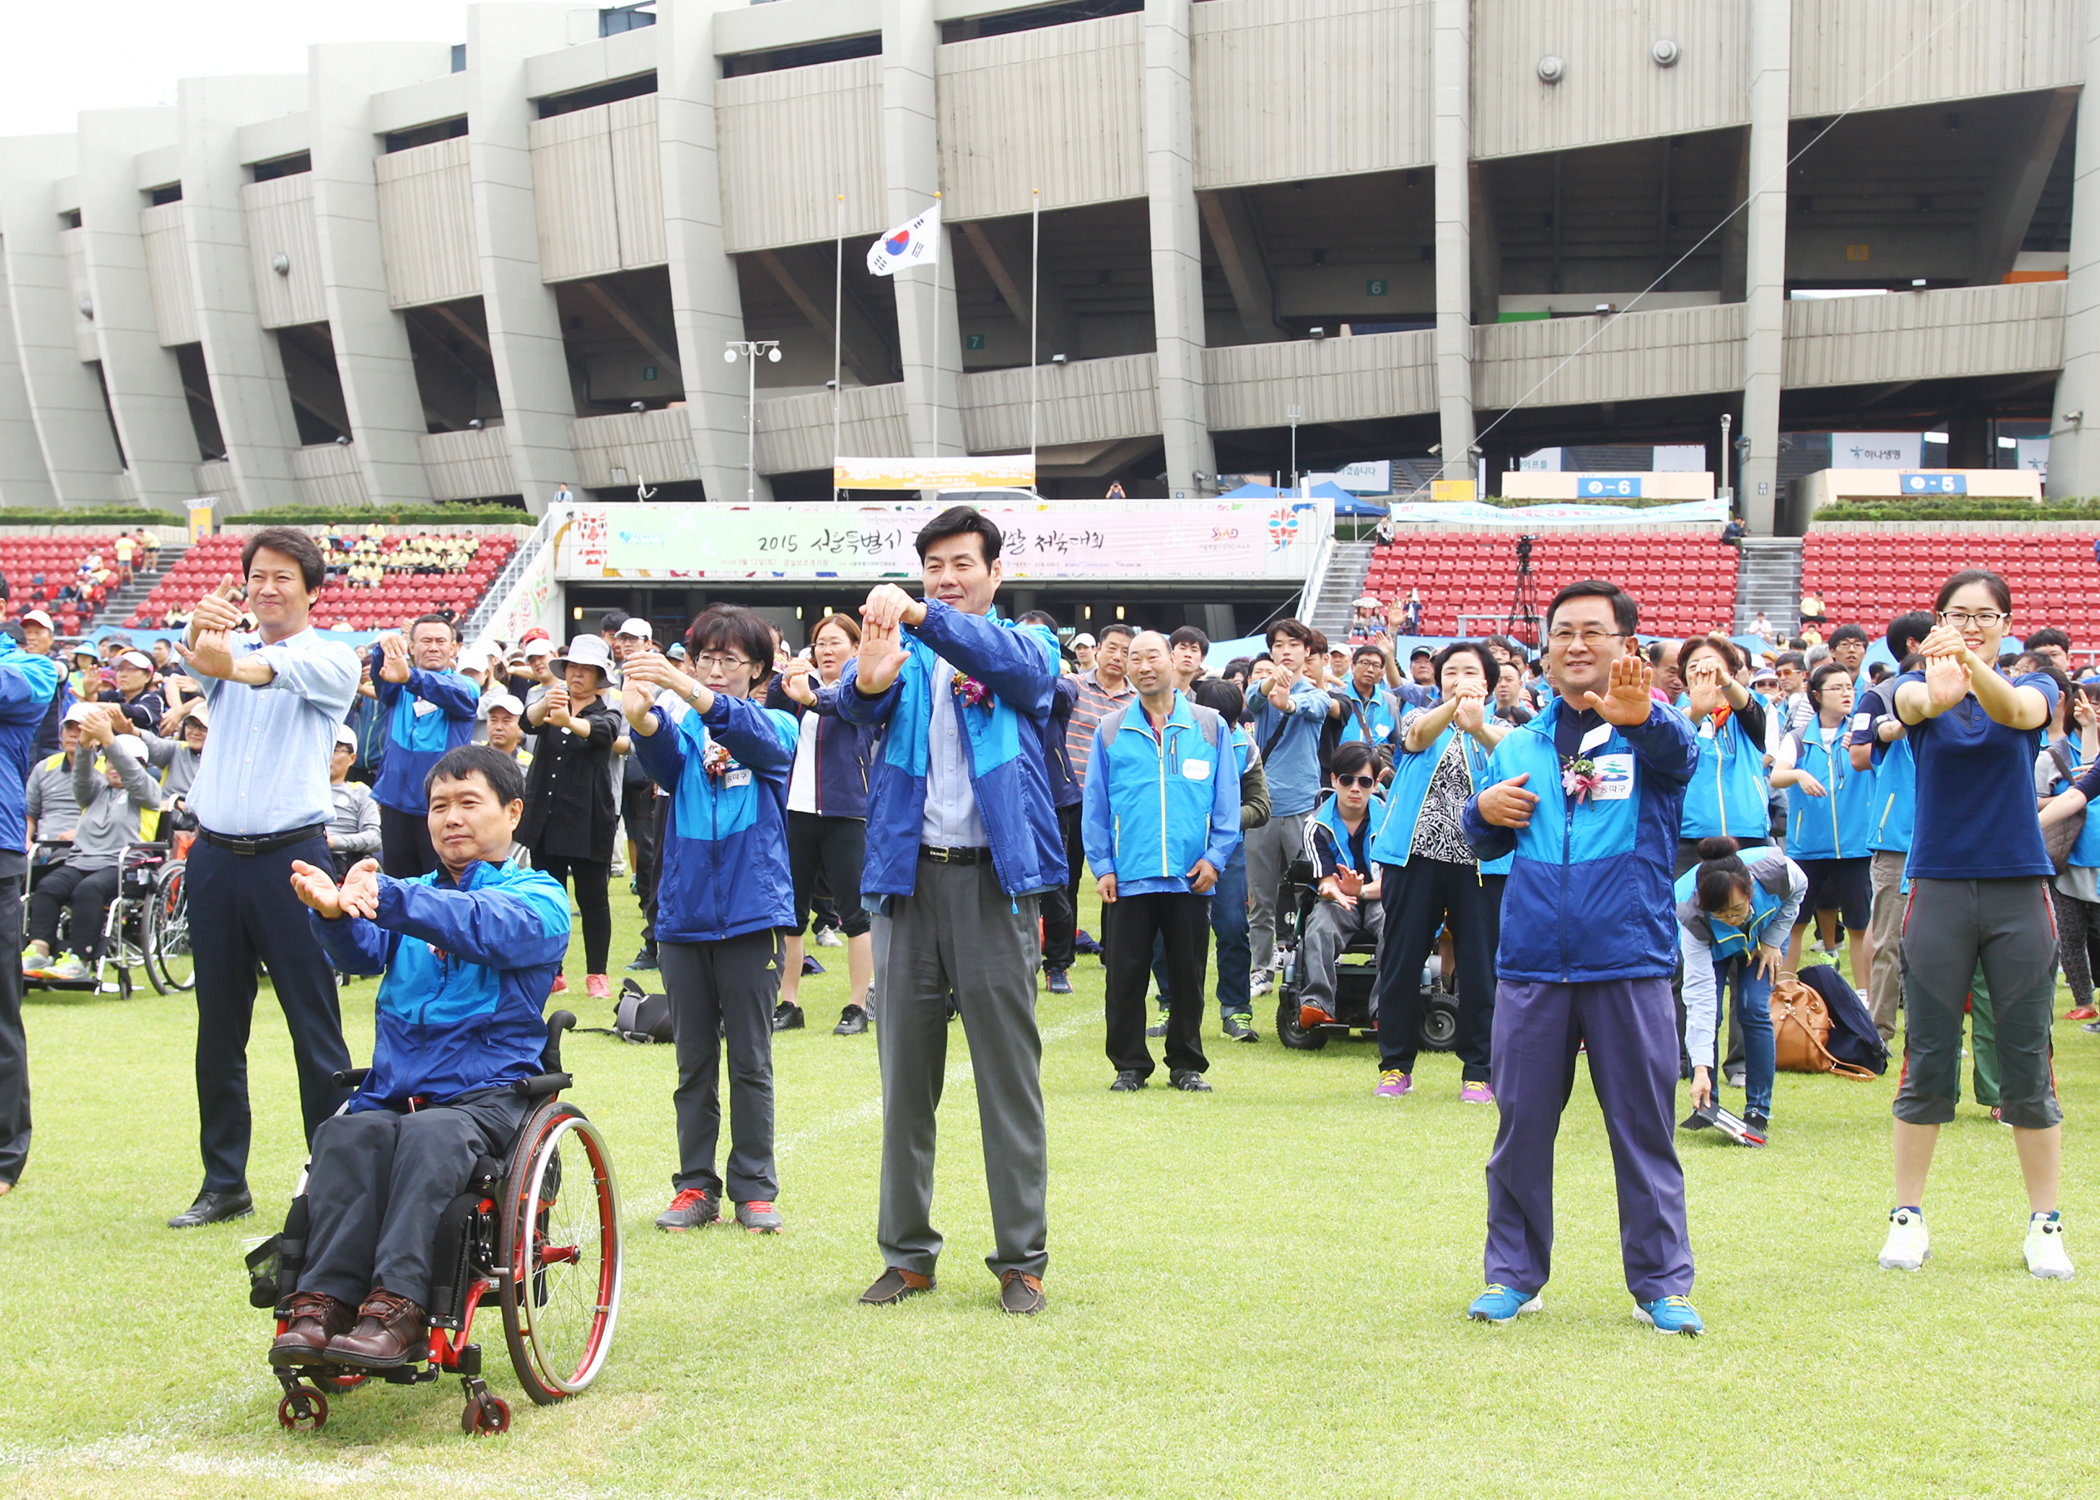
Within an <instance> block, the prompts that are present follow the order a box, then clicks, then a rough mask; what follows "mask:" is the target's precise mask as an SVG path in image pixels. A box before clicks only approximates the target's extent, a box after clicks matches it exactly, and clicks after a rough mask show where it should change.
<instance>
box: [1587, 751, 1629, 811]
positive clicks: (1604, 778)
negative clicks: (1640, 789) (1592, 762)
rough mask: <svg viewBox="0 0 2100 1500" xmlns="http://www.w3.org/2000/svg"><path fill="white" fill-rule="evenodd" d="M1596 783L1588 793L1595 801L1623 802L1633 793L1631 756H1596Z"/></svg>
mask: <svg viewBox="0 0 2100 1500" xmlns="http://www.w3.org/2000/svg"><path fill="white" fill-rule="evenodd" d="M1596 764H1597V785H1596V787H1595V789H1594V790H1592V791H1591V793H1590V798H1591V800H1593V801H1596V802H1624V801H1625V800H1626V799H1627V798H1628V797H1631V796H1632V795H1633V756H1632V754H1631V753H1628V754H1625V755H1600V756H1598V757H1597V762H1596Z"/></svg>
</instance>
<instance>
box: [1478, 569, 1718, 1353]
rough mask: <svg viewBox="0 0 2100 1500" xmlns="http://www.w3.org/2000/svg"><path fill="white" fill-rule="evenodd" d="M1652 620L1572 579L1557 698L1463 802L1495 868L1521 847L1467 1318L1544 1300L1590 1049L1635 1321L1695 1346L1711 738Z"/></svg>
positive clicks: (1553, 639)
mask: <svg viewBox="0 0 2100 1500" xmlns="http://www.w3.org/2000/svg"><path fill="white" fill-rule="evenodd" d="M1637 618H1638V612H1637V609H1636V606H1635V604H1634V601H1633V599H1632V598H1631V597H1630V596H1629V595H1627V594H1626V592H1625V591H1624V590H1622V589H1620V588H1619V587H1618V586H1617V585H1616V584H1611V583H1604V582H1601V581H1598V580H1596V579H1590V580H1586V581H1584V582H1580V583H1571V584H1569V585H1568V586H1567V587H1566V588H1564V589H1562V590H1561V591H1560V593H1558V594H1557V595H1555V596H1554V599H1553V602H1552V604H1551V605H1549V606H1548V607H1547V610H1546V662H1547V670H1548V671H1549V673H1550V674H1551V676H1552V678H1553V685H1554V687H1555V689H1556V690H1557V693H1558V696H1557V697H1556V698H1555V699H1554V700H1553V701H1552V702H1551V703H1549V704H1548V705H1547V706H1546V708H1545V710H1544V712H1542V713H1541V714H1540V715H1539V716H1538V717H1537V718H1536V719H1534V720H1532V721H1531V722H1530V723H1529V724H1526V725H1524V726H1522V727H1521V728H1518V729H1514V730H1512V731H1511V732H1510V733H1508V734H1507V735H1505V736H1503V738H1502V740H1501V742H1500V743H1499V744H1498V745H1497V746H1496V747H1495V753H1494V754H1493V755H1492V756H1491V757H1489V760H1488V774H1489V775H1490V776H1491V777H1494V778H1495V780H1494V783H1493V784H1492V785H1490V786H1487V787H1485V788H1483V789H1482V790H1481V791H1479V792H1477V793H1475V794H1474V796H1473V797H1472V798H1471V799H1470V800H1468V802H1467V803H1466V808H1465V820H1464V823H1465V835H1466V840H1467V842H1468V843H1470V844H1471V845H1472V846H1473V849H1474V851H1475V852H1476V853H1477V854H1478V855H1479V856H1480V858H1481V859H1482V860H1489V859H1499V858H1501V857H1502V856H1503V855H1505V854H1509V853H1511V852H1512V851H1514V853H1515V856H1516V858H1515V860H1514V862H1513V863H1512V865H1511V868H1510V873H1509V883H1508V886H1507V887H1506V889H1505V890H1504V893H1503V897H1502V941H1501V947H1500V950H1499V952H1498V953H1497V955H1496V968H1497V971H1498V976H1499V979H1500V988H1499V990H1498V992H1497V994H1496V1000H1495V1023H1494V1033H1493V1043H1492V1056H1491V1059H1490V1064H1489V1066H1490V1069H1491V1076H1492V1080H1493V1086H1494V1092H1495V1102H1496V1104H1497V1105H1498V1107H1499V1108H1500V1110H1501V1123H1500V1127H1499V1128H1498V1129H1497V1131H1496V1133H1495V1150H1494V1154H1493V1155H1492V1156H1490V1157H1489V1158H1488V1169H1487V1182H1488V1236H1487V1255H1486V1269H1487V1281H1488V1286H1487V1290H1486V1291H1485V1292H1483V1293H1481V1295H1480V1296H1479V1297H1478V1298H1477V1299H1475V1301H1474V1302H1473V1305H1472V1306H1471V1307H1469V1308H1468V1309H1467V1314H1468V1316H1470V1317H1473V1318H1477V1319H1481V1320H1483V1321H1486V1322H1491V1323H1507V1322H1510V1321H1512V1320H1513V1319H1514V1318H1516V1316H1517V1315H1518V1314H1519V1313H1525V1312H1535V1311H1537V1310H1538V1308H1539V1305H1540V1303H1539V1291H1540V1289H1541V1288H1542V1287H1544V1286H1545V1284H1546V1278H1547V1276H1548V1274H1549V1272H1550V1270H1551V1265H1552V1257H1553V1142H1554V1137H1555V1136H1556V1135H1557V1134H1558V1133H1559V1130H1560V1116H1561V1111H1562V1110H1563V1109H1564V1108H1566V1106H1567V1102H1568V1093H1569V1090H1570V1089H1571V1087H1572V1086H1573V1083H1574V1077H1575V1054H1576V1052H1577V1050H1578V1049H1579V1048H1581V1047H1582V1046H1583V1045H1584V1044H1585V1043H1587V1046H1588V1054H1589V1068H1590V1081H1591V1083H1592V1084H1593V1085H1594V1086H1595V1088H1596V1091H1597V1103H1598V1104H1599V1105H1600V1106H1601V1107H1602V1109H1603V1111H1604V1124H1605V1130H1606V1132H1607V1134H1608V1135H1609V1136H1610V1138H1611V1150H1612V1165H1613V1167H1614V1169H1615V1171H1616V1174H1617V1177H1618V1186H1619V1241H1620V1252H1621V1255H1622V1257H1623V1259H1624V1261H1625V1266H1626V1284H1627V1287H1628V1289H1629V1290H1630V1291H1631V1292H1632V1293H1633V1298H1634V1308H1635V1310H1634V1316H1635V1317H1637V1318H1639V1319H1641V1320H1642V1321H1644V1322H1646V1323H1648V1324H1650V1325H1651V1326H1652V1327H1654V1328H1655V1329H1656V1331H1657V1332H1660V1333H1684V1334H1697V1333H1699V1332H1701V1331H1702V1326H1703V1325H1702V1324H1701V1323H1700V1321H1699V1314H1698V1313H1697V1312H1695V1311H1694V1310H1693V1308H1692V1304H1691V1302H1690V1300H1689V1298H1688V1296H1687V1294H1688V1293H1689V1292H1690V1291H1691V1289H1692V1246H1691V1239H1690V1236H1689V1234H1688V1233H1687V1231H1686V1229H1685V1214H1684V1170H1683V1168H1682V1167H1681V1166H1679V1164H1678V1161H1677V1149H1676V1146H1675V1144H1674V1140H1673V1129H1674V1124H1675V1114H1674V1110H1673V1106H1674V1104H1675V1102H1676V1095H1677V1077H1678V1073H1677V1068H1678V1049H1677V1011H1676V1006H1675V1003H1674V1002H1673V1001H1672V999H1671V997H1670V979H1671V976H1672V974H1673V973H1674V972H1675V968H1676V960H1677V922H1676V916H1675V905H1676V904H1675V900H1674V898H1673V893H1672V891H1671V886H1670V872H1671V870H1672V868H1673V865H1674V862H1675V858H1676V853H1677V828H1678V823H1679V821H1680V818H1681V815H1682V812H1683V807H1684V791H1685V785H1686V783H1687V782H1689V781H1690V779H1691V776H1692V772H1693V770H1694V768H1695V767H1696V766H1697V764H1698V760H1699V750H1698V741H1697V739H1696V738H1694V736H1693V734H1692V727H1691V724H1690V722H1689V721H1687V720H1686V718H1685V717H1684V715H1683V714H1681V713H1679V712H1678V711H1677V710H1676V709H1674V708H1670V707H1668V706H1666V705H1664V704H1660V703H1657V702H1655V701H1654V699H1653V698H1652V697H1651V696H1650V689H1651V688H1652V687H1653V685H1654V671H1653V669H1652V668H1650V667H1649V666H1648V664H1647V662H1646V661H1645V660H1644V659H1643V658H1642V656H1641V654H1640V643H1639V641H1638V639H1637V638H1636V636H1635V634H1634V627H1635V624H1636V622H1637Z"/></svg>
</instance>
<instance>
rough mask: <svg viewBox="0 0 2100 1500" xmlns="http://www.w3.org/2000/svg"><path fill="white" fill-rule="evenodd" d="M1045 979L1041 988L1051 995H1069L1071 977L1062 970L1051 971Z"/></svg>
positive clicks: (1070, 991)
mask: <svg viewBox="0 0 2100 1500" xmlns="http://www.w3.org/2000/svg"><path fill="white" fill-rule="evenodd" d="M1045 979H1046V983H1045V984H1044V986H1043V987H1044V988H1045V989H1047V990H1048V991H1049V992H1050V993H1051V994H1053V995H1069V994H1071V993H1072V976H1071V975H1069V974H1067V973H1066V972H1065V971H1064V970H1063V969H1051V970H1050V971H1049V972H1048V973H1047V975H1046V976H1045Z"/></svg>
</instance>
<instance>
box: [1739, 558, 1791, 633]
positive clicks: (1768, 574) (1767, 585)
mask: <svg viewBox="0 0 2100 1500" xmlns="http://www.w3.org/2000/svg"><path fill="white" fill-rule="evenodd" d="M1760 613H1762V614H1763V615H1764V617H1765V620H1766V621H1767V622H1768V623H1769V624H1770V625H1771V626H1772V628H1773V629H1774V630H1775V631H1778V632H1780V633H1782V634H1785V635H1793V634H1795V633H1797V632H1798V631H1799V630H1800V629H1801V538H1799V537H1797V536H1785V537H1744V538H1743V555H1742V560H1741V561H1740V562H1738V563H1737V564H1736V572H1735V631H1736V634H1737V635H1747V634H1748V633H1749V631H1750V627H1751V625H1752V624H1754V623H1755V622H1756V620H1757V617H1758V615H1759V614H1760Z"/></svg>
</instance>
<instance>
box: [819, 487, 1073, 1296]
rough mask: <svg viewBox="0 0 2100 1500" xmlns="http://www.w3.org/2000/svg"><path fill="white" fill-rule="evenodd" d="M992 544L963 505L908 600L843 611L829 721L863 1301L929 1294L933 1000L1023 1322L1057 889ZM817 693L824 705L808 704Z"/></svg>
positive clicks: (1043, 1258)
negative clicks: (955, 1049)
mask: <svg viewBox="0 0 2100 1500" xmlns="http://www.w3.org/2000/svg"><path fill="white" fill-rule="evenodd" d="M1000 541H1001V537H1000V533H999V528H998V527H997V526H996V525H994V524H993V523H992V522H991V521H990V520H988V519H986V518H985V517H984V516H983V515H981V514H980V513H979V512H977V511H976V510H974V509H973V508H971V507H970V506H967V505H957V506H952V507H950V508H949V509H947V510H945V511H942V512H941V513H940V514H939V515H937V516H935V517H934V518H933V519H932V520H931V521H928V522H927V523H926V525H925V526H924V527H923V528H922V529H921V530H920V532H919V535H918V537H917V539H916V545H917V547H918V552H919V562H920V571H921V573H922V576H923V578H924V581H925V587H926V597H925V598H924V599H923V600H919V599H914V598H912V597H911V595H909V594H907V593H905V592H904V590H903V589H901V588H898V587H897V586H896V585H894V584H883V585H881V586H880V587H878V588H876V589H875V590H874V591H873V592H871V593H870V594H869V595H868V601H867V603H865V604H864V605H862V606H861V619H862V621H863V626H862V632H861V638H860V654H859V656H858V657H856V658H855V659H854V660H853V661H850V662H848V663H847V664H846V668H845V670H844V671H843V672H842V673H840V675H839V685H838V688H837V690H836V691H837V694H838V706H839V713H840V714H841V716H843V717H844V718H845V719H847V720H848V721H850V722H852V723H856V724H878V725H881V726H882V727H883V735H882V742H881V748H880V750H879V751H878V752H877V753H876V756H875V760H874V763H873V765H872V766H871V767H870V768H869V781H868V859H867V868H866V874H865V876H864V877H863V879H862V881H861V900H862V904H863V905H865V906H866V907H867V908H868V912H869V915H870V917H871V919H872V922H873V933H874V938H875V991H876V994H875V1017H876V1025H875V1032H876V1050H877V1053H878V1054H879V1057H880V1062H881V1067H882V1204H881V1210H880V1216H879V1221H878V1224H877V1230H876V1239H877V1242H878V1243H879V1244H880V1245H881V1247H882V1254H883V1261H884V1264H885V1267H886V1269H885V1270H884V1271H883V1273H882V1275H881V1276H880V1277H879V1278H877V1280H876V1282H875V1284H874V1285H873V1286H871V1287H869V1288H868V1290H867V1291H866V1292H865V1293H863V1294H862V1297H861V1300H862V1301H863V1302H866V1303H870V1304H877V1305H879V1304H884V1303H893V1302H897V1301H899V1300H901V1299H903V1298H905V1297H909V1296H912V1295H914V1294H916V1293H919V1292H926V1291H931V1290H932V1289H933V1286H934V1280H933V1271H934V1263H935V1262H936V1261H937V1260H938V1259H939V1257H940V1253H941V1237H940V1235H939V1233H938V1232H936V1231H935V1229H934V1227H933V1224H932V1222H931V1219H930V1215H931V1213H932V1208H933V1152H934V1110H935V1107H936V1106H937V1105H938V1104H939V1103H940V1097H941V1079H942V1074H943V1073H944V1071H945V1070H946V1067H947V1060H948V994H949V991H950V990H951V988H952V990H953V991H954V994H955V999H956V1004H957V1006H958V1007H959V1008H960V1010H961V1013H962V1021H963V1029H964V1031H965V1032H966V1033H967V1034H968V1036H969V1039H970V1062H971V1066H972V1068H973V1069H974V1071H975V1073H976V1081H977V1117H978V1122H979V1125H980V1127H981V1129H982V1131H983V1135H984V1175H985V1186H986V1190H987V1191H988V1192H989V1194H990V1196H991V1201H992V1232H993V1238H994V1240H995V1242H996V1243H995V1246H994V1249H993V1253H992V1254H991V1255H989V1256H987V1257H986V1258H985V1263H986V1264H987V1265H988V1266H990V1267H991V1269H992V1271H993V1273H994V1274H996V1275H997V1276H998V1278H999V1303H1000V1306H1002V1307H1003V1308H1005V1309H1006V1310H1007V1311H1008V1312H1011V1313H1023V1314H1026V1313H1035V1312H1039V1311H1041V1310H1042V1308H1043V1306H1044V1300H1043V1281H1042V1277H1043V1268H1044V1267H1045V1266H1046V1265H1047V1264H1048V1263H1049V1252H1048V1250H1047V1248H1046V1243H1047V1240H1048V1234H1049V1231H1048V1226H1047V1223H1046V1220H1045V1214H1044V1197H1045V1194H1046V1192H1047V1189H1048V1185H1049V1170H1050V1169H1049V1153H1048V1147H1047V1144H1046V1142H1045V1138H1044V1131H1043V1082H1042V1054H1043V1046H1042V1037H1041V1034H1040V1033H1039V1032H1038V1031H1037V1030H1036V1023H1035V969H1036V963H1037V961H1038V959H1039V957H1040V956H1041V942H1040V939H1039V936H1038V929H1037V916H1036V914H1037V909H1038V898H1039V897H1040V896H1041V895H1042V893H1043V892H1045V891H1047V890H1049V889H1050V887H1052V886H1053V885H1061V884H1063V883H1064V878H1065V850H1064V840H1063V837H1062V835H1061V833H1060V830H1059V828H1058V822H1057V811H1056V809H1055V808H1054V807H1053V806H1052V805H1051V801H1050V782H1049V777H1048V774H1047V772H1046V771H1045V763H1044V757H1043V737H1044V735H1045V734H1046V733H1047V732H1048V728H1049V723H1050V705H1051V700H1052V699H1053V697H1054V696H1055V694H1056V690H1057V641H1056V639H1055V637H1053V636H1052V635H1051V634H1050V632H1049V631H1047V630H1045V629H1043V628H1042V627H1041V626H1037V625H1022V626H1016V625H1010V624H1008V623H1006V622H1005V621H1003V620H1000V619H998V618H997V617H996V616H994V615H993V613H992V598H993V595H994V594H995V593H996V592H997V591H998V588H999V579H1000V576H1001V567H1000V561H999V545H1000ZM827 691H829V690H827Z"/></svg>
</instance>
